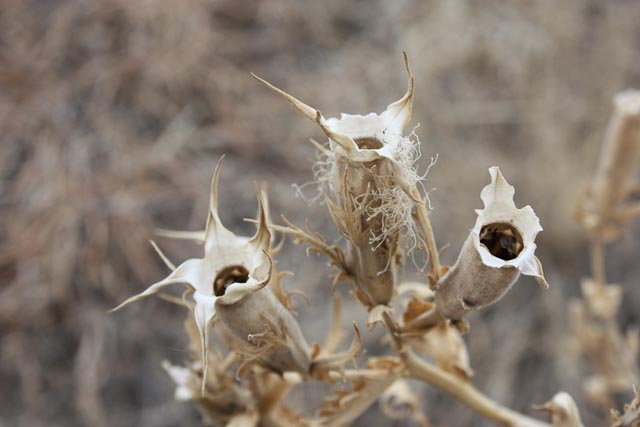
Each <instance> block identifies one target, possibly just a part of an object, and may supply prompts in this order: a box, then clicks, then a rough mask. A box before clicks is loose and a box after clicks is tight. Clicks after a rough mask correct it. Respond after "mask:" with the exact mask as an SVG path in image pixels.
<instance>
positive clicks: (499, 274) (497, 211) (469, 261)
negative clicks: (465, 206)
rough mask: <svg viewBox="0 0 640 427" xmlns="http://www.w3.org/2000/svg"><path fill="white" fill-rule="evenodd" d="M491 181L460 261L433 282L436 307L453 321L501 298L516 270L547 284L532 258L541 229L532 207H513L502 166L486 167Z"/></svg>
mask: <svg viewBox="0 0 640 427" xmlns="http://www.w3.org/2000/svg"><path fill="white" fill-rule="evenodd" d="M489 173H490V174H491V183H490V184H489V185H487V186H486V187H484V189H483V190H482V192H481V194H480V198H481V199H482V201H483V203H484V209H482V210H477V211H476V213H477V214H478V218H477V220H476V224H475V226H474V227H473V229H472V230H471V232H470V233H469V237H468V238H467V240H466V241H465V242H464V245H463V246H462V249H461V251H460V255H459V256H458V260H457V261H456V263H455V264H454V266H453V267H451V269H450V270H449V271H448V273H447V274H446V275H445V276H444V277H442V279H440V281H439V282H438V284H437V291H436V306H437V307H438V310H439V311H440V313H441V314H442V315H443V316H444V317H446V318H448V319H452V320H460V319H462V317H463V316H464V315H465V314H466V313H468V312H469V311H471V310H477V309H480V308H482V307H485V306H487V305H489V304H492V303H494V302H496V301H497V300H499V299H500V298H501V297H502V296H503V295H504V294H505V293H506V292H507V291H508V290H509V289H510V288H511V286H512V285H513V284H514V283H515V281H516V280H517V279H518V277H519V276H520V274H525V275H529V276H533V277H535V278H536V280H537V281H538V283H540V285H542V286H544V287H545V288H546V287H548V285H547V282H546V280H545V279H544V276H543V273H542V266H541V265H540V261H539V260H538V258H536V256H535V249H536V244H535V243H534V240H535V237H536V235H537V234H538V232H540V231H542V227H541V226H540V222H539V220H538V217H537V216H536V214H535V213H534V212H533V209H531V207H530V206H525V207H524V208H521V209H518V208H516V205H515V203H514V202H513V195H514V193H515V190H514V188H513V187H512V186H511V185H509V183H508V182H507V181H506V180H505V179H504V177H503V176H502V174H501V173H500V169H498V168H497V167H495V166H494V167H492V168H490V169H489Z"/></svg>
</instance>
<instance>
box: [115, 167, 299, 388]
mask: <svg viewBox="0 0 640 427" xmlns="http://www.w3.org/2000/svg"><path fill="white" fill-rule="evenodd" d="M221 161H222V159H220V161H218V165H217V166H216V169H215V172H214V175H213V179H212V182H211V197H210V202H209V213H208V216H207V222H206V228H205V240H204V258H193V259H189V260H187V261H185V262H183V263H182V264H180V265H179V266H178V267H176V268H175V269H174V270H173V271H172V273H171V274H170V275H169V276H168V277H167V278H165V279H163V280H161V281H159V282H157V283H155V284H153V285H151V286H149V287H148V288H147V289H146V290H145V291H144V292H142V293H140V294H138V295H136V296H133V297H131V298H129V299H128V300H126V301H125V302H123V303H122V304H120V305H119V306H118V307H116V308H115V309H114V310H118V309H120V308H122V307H124V306H125V305H127V304H130V303H132V302H135V301H137V300H139V299H141V298H144V297H147V296H149V295H153V294H155V293H157V292H158V291H160V290H161V289H163V288H164V287H166V286H169V285H172V284H175V283H183V284H185V285H186V286H187V292H186V294H187V296H192V299H193V303H192V304H190V305H189V306H190V308H191V310H192V312H193V315H194V318H195V322H196V325H197V327H198V331H199V333H200V339H201V342H202V361H203V370H204V374H203V379H204V380H206V378H207V374H206V372H207V367H208V358H207V351H208V341H209V334H210V325H211V322H212V320H213V318H214V316H216V314H217V315H218V317H219V318H220V320H221V322H222V324H223V325H224V327H225V328H226V329H228V331H229V332H231V333H232V334H233V335H235V336H236V337H237V338H239V339H240V340H242V341H244V342H245V343H246V344H248V345H250V346H251V348H252V349H253V350H254V352H257V353H258V354H259V355H260V361H261V362H262V363H264V364H265V365H267V366H269V367H270V368H272V369H274V370H277V371H279V372H283V371H285V370H297V371H299V372H303V373H306V372H307V371H308V369H309V364H310V348H309V345H308V344H307V342H306V340H305V339H304V336H303V335H302V332H301V330H300V327H299V326H298V323H297V321H296V320H295V318H294V317H293V315H292V314H291V313H290V312H289V311H288V310H287V309H286V308H285V307H284V306H283V305H282V303H281V302H280V301H279V300H278V299H277V297H276V296H275V294H274V293H273V291H272V290H271V289H270V288H265V286H266V285H267V284H268V283H269V281H270V280H271V277H272V274H273V261H272V259H271V257H270V255H269V249H270V239H271V235H270V232H269V230H268V229H267V222H266V216H265V212H264V207H263V205H262V203H261V197H260V196H259V197H258V202H259V203H258V204H259V212H258V230H257V232H256V234H255V235H254V236H253V237H252V238H245V237H239V236H236V235H235V234H233V233H232V232H231V231H229V230H227V229H226V228H225V227H224V225H223V224H222V222H221V221H220V217H219V215H218V194H217V181H218V176H219V173H220V166H221ZM202 387H203V390H204V387H205V384H204V382H203V384H202Z"/></svg>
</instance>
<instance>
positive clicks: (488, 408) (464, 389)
mask: <svg viewBox="0 0 640 427" xmlns="http://www.w3.org/2000/svg"><path fill="white" fill-rule="evenodd" d="M399 355H400V357H402V360H404V362H405V364H406V367H407V370H408V372H409V376H410V377H411V378H414V379H418V380H421V381H424V382H426V383H429V384H431V385H433V386H435V387H437V388H439V389H441V390H443V391H445V392H447V393H449V394H451V395H452V396H454V397H455V398H456V399H458V400H460V401H461V402H462V403H464V404H465V405H467V406H469V407H470V408H471V409H473V410H474V411H476V412H478V413H479V414H481V415H482V416H484V417H486V418H488V419H490V420H493V421H495V422H498V423H500V424H502V425H506V426H511V427H551V425H550V424H548V423H545V422H543V421H539V420H536V419H535V418H531V417H528V416H526V415H523V414H521V413H519V412H516V411H513V410H511V409H509V408H506V407H504V406H502V405H500V404H499V403H497V402H496V401H495V400H493V399H491V398H489V397H488V396H486V395H485V394H483V393H482V392H480V391H479V390H478V389H476V388H475V387H474V386H473V384H471V383H469V382H464V381H461V380H460V378H459V377H457V376H455V375H453V374H450V373H448V372H446V371H444V370H442V369H440V368H438V367H436V366H434V365H432V364H430V363H428V362H426V361H424V360H422V359H421V358H420V357H418V356H417V355H416V354H415V353H414V352H413V351H411V350H409V349H406V350H404V351H402V352H400V354H399Z"/></svg>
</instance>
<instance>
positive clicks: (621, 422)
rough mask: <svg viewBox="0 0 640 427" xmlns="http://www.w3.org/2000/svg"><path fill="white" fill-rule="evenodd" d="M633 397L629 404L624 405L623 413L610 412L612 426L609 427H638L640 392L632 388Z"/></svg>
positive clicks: (639, 423) (639, 419)
mask: <svg viewBox="0 0 640 427" xmlns="http://www.w3.org/2000/svg"><path fill="white" fill-rule="evenodd" d="M633 391H634V393H635V397H634V399H633V401H631V403H628V404H625V405H624V413H623V414H622V415H621V414H620V412H619V411H616V410H612V411H611V416H612V418H613V424H611V427H638V426H640V391H638V389H637V388H636V387H635V386H634V387H633Z"/></svg>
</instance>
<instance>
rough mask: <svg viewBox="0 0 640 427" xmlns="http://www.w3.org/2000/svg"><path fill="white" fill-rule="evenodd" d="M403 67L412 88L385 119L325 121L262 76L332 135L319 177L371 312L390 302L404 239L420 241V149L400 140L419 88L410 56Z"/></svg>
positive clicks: (351, 270)
mask: <svg viewBox="0 0 640 427" xmlns="http://www.w3.org/2000/svg"><path fill="white" fill-rule="evenodd" d="M405 63H406V67H407V72H408V75H409V83H408V89H407V92H406V93H405V95H404V96H403V97H402V98H401V99H400V100H398V101H396V102H394V103H393V104H390V105H389V106H388V107H387V109H386V110H385V111H384V112H382V113H380V114H376V113H370V114H367V115H351V114H342V115H341V116H340V118H339V119H338V118H330V119H325V118H324V117H323V116H322V114H321V113H320V111H318V110H316V109H315V108H312V107H310V106H308V105H306V104H304V103H302V102H301V101H299V100H298V99H296V98H294V97H292V96H291V95H289V94H287V93H285V92H283V91H282V90H280V89H278V88H276V87H274V86H273V85H271V84H269V83H267V82H266V81H264V80H262V79H260V78H258V80H260V81H262V82H263V83H265V84H266V85H267V86H269V88H271V89H272V90H274V91H275V92H276V93H278V94H280V95H281V96H283V97H284V98H285V99H287V100H288V101H289V102H290V103H291V104H292V105H293V106H294V107H295V108H296V110H297V111H299V112H300V113H301V114H302V115H303V116H305V117H306V118H308V119H310V120H313V121H314V122H315V123H317V124H318V125H319V126H320V128H321V129H322V131H323V132H324V133H325V134H326V135H327V136H328V137H329V150H327V149H325V148H321V149H322V150H323V152H324V155H325V159H324V160H323V161H321V162H319V163H318V164H317V165H316V168H315V169H316V179H317V180H318V182H319V183H320V184H322V185H323V191H324V192H325V195H326V196H327V203H328V205H329V209H330V212H331V215H332V217H333V219H334V221H335V222H336V224H337V225H338V227H339V228H340V231H341V232H342V234H343V235H344V236H346V238H347V239H348V241H349V253H348V255H349V257H348V258H349V259H348V264H349V273H350V274H351V276H352V277H353V279H354V281H355V285H356V288H357V296H358V297H359V299H360V300H361V301H362V302H363V303H364V304H365V305H367V306H368V308H370V309H371V308H372V307H374V306H376V305H380V304H382V305H386V304H388V303H389V301H390V300H391V299H392V297H393V294H394V284H395V282H396V271H397V267H398V264H399V263H400V258H401V257H400V254H399V245H400V241H401V238H403V237H409V238H412V239H414V242H415V239H416V238H417V234H416V233H415V232H414V222H413V217H412V209H413V206H414V197H413V196H411V194H415V192H416V190H415V184H416V183H417V182H418V181H419V180H420V177H419V176H418V174H417V173H416V170H415V168H414V163H415V160H416V158H417V155H418V154H419V153H418V150H419V148H418V144H417V142H416V141H414V140H412V139H411V138H408V137H406V136H403V129H404V127H405V126H406V125H407V124H408V123H409V122H410V121H411V115H412V103H413V90H414V83H413V76H412V74H411V70H410V69H409V65H408V61H407V57H406V54H405Z"/></svg>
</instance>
